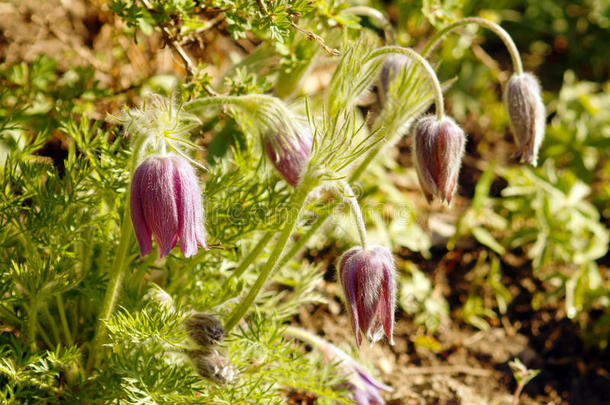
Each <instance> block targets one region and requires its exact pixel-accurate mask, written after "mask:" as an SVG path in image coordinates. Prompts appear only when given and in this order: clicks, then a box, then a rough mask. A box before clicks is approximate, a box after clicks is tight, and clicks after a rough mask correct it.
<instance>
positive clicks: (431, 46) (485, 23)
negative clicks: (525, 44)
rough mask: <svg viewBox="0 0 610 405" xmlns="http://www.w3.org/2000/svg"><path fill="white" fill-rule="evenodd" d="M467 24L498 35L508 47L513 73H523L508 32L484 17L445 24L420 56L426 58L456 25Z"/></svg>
mask: <svg viewBox="0 0 610 405" xmlns="http://www.w3.org/2000/svg"><path fill="white" fill-rule="evenodd" d="M467 24H477V25H479V26H481V27H485V28H487V29H489V30H491V31H492V32H493V33H494V34H496V35H497V36H498V37H500V39H501V40H502V42H504V45H505V46H506V49H508V53H509V54H510V58H511V59H512V62H513V69H514V70H515V73H517V74H518V75H520V74H523V64H522V63H521V56H520V55H519V51H518V50H517V45H515V42H514V41H513V39H512V38H511V36H510V35H509V34H508V32H506V31H505V30H504V28H502V27H500V26H499V25H498V24H496V23H494V22H491V21H489V20H486V19H484V18H480V17H467V18H462V19H461V20H457V21H456V22H454V23H451V24H449V25H448V26H446V27H445V28H443V29H442V30H440V31H438V32H437V33H436V34H434V36H433V37H432V39H431V40H430V41H429V42H428V44H427V45H426V47H425V48H424V49H423V51H422V53H421V54H422V56H423V57H425V58H427V57H428V55H429V54H430V52H432V50H433V49H434V48H435V47H436V46H437V45H438V44H439V42H440V41H441V39H442V38H443V37H444V36H445V35H446V34H448V33H449V32H451V31H453V30H455V29H456V28H458V27H461V26H463V25H467Z"/></svg>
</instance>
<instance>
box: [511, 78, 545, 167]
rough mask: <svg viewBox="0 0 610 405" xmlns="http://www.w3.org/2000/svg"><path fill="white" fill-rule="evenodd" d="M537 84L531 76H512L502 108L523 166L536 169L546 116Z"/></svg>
mask: <svg viewBox="0 0 610 405" xmlns="http://www.w3.org/2000/svg"><path fill="white" fill-rule="evenodd" d="M540 93H541V91H540V84H538V80H537V79H536V77H534V75H532V74H530V73H523V74H520V75H518V74H514V75H512V77H511V78H510V80H509V81H508V84H507V85H506V91H505V93H504V104H505V106H506V111H507V113H508V118H509V121H510V126H511V129H512V132H513V137H514V138H515V142H516V143H517V146H518V147H519V151H518V152H517V154H516V157H517V158H519V157H520V158H521V161H522V162H525V163H529V164H531V165H532V166H536V164H537V160H538V150H539V149H540V144H542V140H543V139H544V127H545V124H546V123H545V120H546V113H545V110H544V103H543V102H542V96H541V95H540Z"/></svg>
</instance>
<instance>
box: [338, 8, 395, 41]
mask: <svg viewBox="0 0 610 405" xmlns="http://www.w3.org/2000/svg"><path fill="white" fill-rule="evenodd" d="M343 12H344V13H346V14H354V15H361V16H365V17H369V18H371V19H373V20H375V21H377V22H379V23H380V24H381V28H382V29H383V34H384V36H385V42H386V43H388V44H394V43H395V42H396V32H395V31H394V27H393V26H392V23H390V21H389V20H388V19H387V18H386V17H385V16H384V15H383V13H382V12H381V11H379V10H376V9H374V8H372V7H367V6H355V7H348V8H346V9H345V10H343Z"/></svg>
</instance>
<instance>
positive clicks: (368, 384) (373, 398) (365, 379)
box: [346, 366, 393, 405]
mask: <svg viewBox="0 0 610 405" xmlns="http://www.w3.org/2000/svg"><path fill="white" fill-rule="evenodd" d="M353 367H354V372H353V373H352V375H351V376H350V377H349V381H348V382H346V387H347V390H348V391H350V392H351V393H352V399H353V400H354V401H355V402H356V404H358V405H369V404H382V405H383V404H385V401H384V400H383V398H382V397H381V394H380V393H379V390H384V391H393V390H392V387H388V386H387V385H385V384H382V383H380V382H379V381H377V380H376V379H374V378H373V377H372V376H371V375H369V374H367V373H366V372H365V371H363V370H362V369H361V368H359V367H358V366H353Z"/></svg>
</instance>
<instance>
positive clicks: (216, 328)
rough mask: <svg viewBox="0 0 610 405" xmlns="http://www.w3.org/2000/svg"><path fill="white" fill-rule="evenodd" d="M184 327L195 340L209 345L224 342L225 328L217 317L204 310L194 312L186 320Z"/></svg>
mask: <svg viewBox="0 0 610 405" xmlns="http://www.w3.org/2000/svg"><path fill="white" fill-rule="evenodd" d="M184 327H185V329H186V331H187V332H188V335H189V337H190V338H191V339H192V340H193V342H195V343H197V344H198V345H200V346H203V347H207V346H212V345H216V344H218V343H220V342H222V339H223V337H224V329H223V327H222V323H220V321H219V320H218V319H216V317H214V316H212V315H210V314H206V313H203V312H194V313H192V314H191V315H190V316H189V317H188V318H187V320H186V321H185V322H184Z"/></svg>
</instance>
